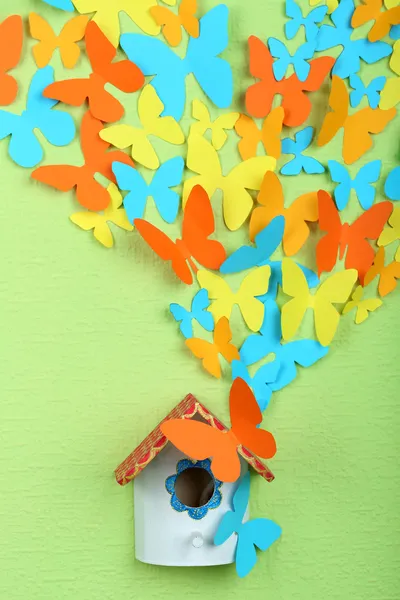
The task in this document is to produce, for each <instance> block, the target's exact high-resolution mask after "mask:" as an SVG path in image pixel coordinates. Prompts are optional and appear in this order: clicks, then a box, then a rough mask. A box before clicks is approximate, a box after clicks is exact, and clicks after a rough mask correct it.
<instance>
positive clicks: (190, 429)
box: [160, 378, 276, 482]
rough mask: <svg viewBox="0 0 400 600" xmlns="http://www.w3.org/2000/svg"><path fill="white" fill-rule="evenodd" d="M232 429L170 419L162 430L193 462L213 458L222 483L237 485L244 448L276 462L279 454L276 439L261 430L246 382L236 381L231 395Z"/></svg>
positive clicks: (255, 407) (254, 401)
mask: <svg viewBox="0 0 400 600" xmlns="http://www.w3.org/2000/svg"><path fill="white" fill-rule="evenodd" d="M229 410H230V416H231V423H232V428H231V429H230V430H229V431H220V430H219V429H214V428H213V427H212V426H211V425H208V424H207V423H203V422H201V421H195V420H194V419H170V420H169V421H164V423H162V424H161V426H160V428H161V431H162V433H163V434H164V435H165V436H166V437H167V439H168V440H169V441H170V442H172V443H173V444H174V446H176V447H177V448H178V450H180V451H181V452H184V453H185V454H187V456H189V457H190V458H191V459H193V460H204V459H205V458H209V457H211V458H212V461H211V470H212V472H213V473H214V476H215V477H216V478H217V479H219V480H220V481H225V482H233V481H236V480H237V479H238V477H239V475H240V459H239V456H238V452H241V451H242V448H246V449H247V450H250V452H254V454H257V455H258V456H261V458H272V457H273V456H274V454H275V452H276V443H275V439H274V437H273V435H272V433H270V432H269V431H265V430H264V429H260V428H258V427H257V425H259V424H260V423H261V421H262V416H261V411H260V408H259V406H258V404H257V402H256V399H255V398H254V395H253V392H252V391H251V389H250V388H249V386H248V385H247V383H245V382H244V381H243V379H239V378H238V379H235V380H234V382H233V383H232V387H231V391H230V395H229Z"/></svg>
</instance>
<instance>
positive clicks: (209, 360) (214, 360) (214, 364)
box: [185, 315, 239, 379]
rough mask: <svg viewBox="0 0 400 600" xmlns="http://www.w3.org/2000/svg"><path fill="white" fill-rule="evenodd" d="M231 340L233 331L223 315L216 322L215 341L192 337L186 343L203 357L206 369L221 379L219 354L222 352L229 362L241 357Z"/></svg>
mask: <svg viewBox="0 0 400 600" xmlns="http://www.w3.org/2000/svg"><path fill="white" fill-rule="evenodd" d="M210 316H211V315H210ZM231 341H232V333H231V328H230V326H229V321H228V319H227V318H226V317H221V318H220V319H219V320H218V321H216V322H215V329H214V341H213V342H212V343H211V342H207V341H206V340H203V339H201V338H190V339H188V340H186V342H185V344H186V346H187V347H188V348H189V350H191V351H192V352H193V354H194V356H196V357H197V358H201V359H202V362H203V367H204V369H205V370H206V371H207V372H208V373H210V375H212V376H213V377H216V378H217V379H219V378H220V377H221V365H220V363H219V355H220V354H221V355H222V356H223V357H224V358H225V360H226V361H228V362H229V363H231V362H232V361H233V360H234V359H237V358H239V352H238V349H237V348H236V346H234V345H233V344H231Z"/></svg>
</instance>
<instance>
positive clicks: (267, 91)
mask: <svg viewBox="0 0 400 600" xmlns="http://www.w3.org/2000/svg"><path fill="white" fill-rule="evenodd" d="M249 54H250V74H251V75H252V76H253V77H254V78H255V79H259V80H260V81H258V82H257V83H255V84H253V85H251V86H250V87H249V88H248V90H247V92H246V99H245V102H246V110H247V112H248V113H249V115H251V116H252V117H256V118H262V117H266V116H267V115H268V114H269V113H270V111H271V107H272V101H273V99H274V96H275V94H276V93H277V91H276V82H275V77H274V72H273V70H272V65H273V62H274V61H273V58H272V56H271V53H270V51H269V50H268V48H267V46H266V45H265V44H264V43H263V42H262V41H261V40H260V39H259V38H258V37H256V36H255V35H252V36H250V37H249Z"/></svg>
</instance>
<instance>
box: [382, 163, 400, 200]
mask: <svg viewBox="0 0 400 600" xmlns="http://www.w3.org/2000/svg"><path fill="white" fill-rule="evenodd" d="M385 194H386V196H387V197H388V198H390V199H391V200H400V167H395V168H394V169H392V171H390V173H389V175H388V176H387V179H386V181H385Z"/></svg>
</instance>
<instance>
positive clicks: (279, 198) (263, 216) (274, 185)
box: [249, 171, 284, 241]
mask: <svg viewBox="0 0 400 600" xmlns="http://www.w3.org/2000/svg"><path fill="white" fill-rule="evenodd" d="M257 202H258V203H259V204H261V206H258V207H256V208H255V209H254V210H253V212H252V214H251V217H250V226H249V235H250V239H251V240H252V241H253V240H254V238H255V236H256V235H257V234H258V233H259V232H260V231H261V230H262V229H264V228H265V226H266V225H268V224H269V223H271V221H272V220H273V219H274V218H275V217H277V216H280V215H283V214H284V198H283V190H282V185H281V182H280V181H279V178H278V176H277V175H276V174H275V173H273V172H272V171H267V172H266V173H265V175H264V179H263V181H262V184H261V187H260V193H259V194H258V196H257Z"/></svg>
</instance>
